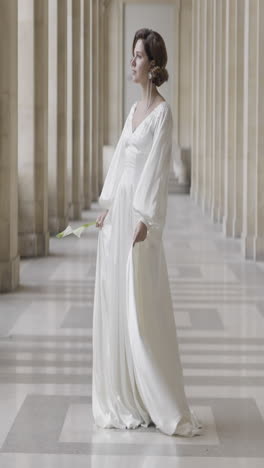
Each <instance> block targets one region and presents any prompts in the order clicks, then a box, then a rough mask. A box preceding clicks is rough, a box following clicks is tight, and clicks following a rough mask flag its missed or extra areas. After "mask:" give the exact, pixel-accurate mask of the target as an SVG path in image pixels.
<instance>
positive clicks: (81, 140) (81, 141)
mask: <svg viewBox="0 0 264 468" xmlns="http://www.w3.org/2000/svg"><path fill="white" fill-rule="evenodd" d="M83 145H84V0H80V193H81V209H83V208H84V194H83V185H84V176H83V175H84V146H83Z"/></svg>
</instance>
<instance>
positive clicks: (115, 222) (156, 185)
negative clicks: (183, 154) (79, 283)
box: [92, 101, 201, 436]
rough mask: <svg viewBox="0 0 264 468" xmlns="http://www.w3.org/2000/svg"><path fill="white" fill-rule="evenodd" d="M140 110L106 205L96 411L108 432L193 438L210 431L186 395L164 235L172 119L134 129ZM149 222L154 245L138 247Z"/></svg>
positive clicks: (110, 178) (158, 118)
mask: <svg viewBox="0 0 264 468" xmlns="http://www.w3.org/2000/svg"><path fill="white" fill-rule="evenodd" d="M135 108H136V103H134V104H133V105H132V107H131V109H130V112H129V115H128V117H127V119H126V122H125V125H124V128H123V131H122V134H121V136H120V139H119V141H118V144H117V146H116V148H115V152H114V155H113V158H112V160H111V164H110V167H109V170H108V173H107V176H106V179H105V182H104V186H103V189H102V192H101V195H100V198H99V204H100V206H101V207H102V208H104V209H109V212H108V214H107V216H106V218H105V221H104V225H103V227H102V228H100V229H99V234H98V250H97V262H96V279H95V295H94V315H93V380H92V411H93V417H94V422H95V424H96V425H97V426H99V427H103V428H123V429H125V428H128V429H132V428H136V427H138V426H140V425H141V426H145V427H147V426H148V425H149V424H150V423H154V424H155V426H156V427H157V428H158V429H159V430H160V431H162V432H163V433H165V434H168V435H173V434H179V435H182V436H193V435H196V434H199V433H200V429H201V424H200V423H199V421H198V419H197V417H196V415H195V414H194V412H193V411H191V410H190V408H189V406H188V403H187V401H186V396H185V392H184V384H183V375H182V367H181V362H180V356H179V349H178V342H177V335H176V328H175V320H174V314H173V309H172V301H171V294H170V288H169V281H168V273H167V265H166V260H165V255H164V249H163V243H162V232H163V228H164V224H165V219H166V210H167V198H168V178H169V171H170V159H171V144H172V126H173V120H172V113H171V108H170V105H169V104H168V103H167V102H166V101H163V102H161V103H160V104H158V106H157V107H156V108H155V109H154V110H153V111H152V112H151V113H150V114H148V115H147V117H146V118H145V119H144V120H143V121H142V122H141V123H140V124H139V125H138V127H137V128H136V129H135V130H134V131H133V129H132V117H133V113H134V111H135ZM139 220H142V221H143V222H144V223H145V224H146V225H147V227H148V234H147V238H146V239H145V240H144V241H143V242H138V243H136V244H135V246H134V247H133V246H132V241H133V235H134V230H135V227H136V225H137V223H138V221H139Z"/></svg>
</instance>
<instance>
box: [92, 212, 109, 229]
mask: <svg viewBox="0 0 264 468" xmlns="http://www.w3.org/2000/svg"><path fill="white" fill-rule="evenodd" d="M107 213H108V210H106V211H105V212H104V213H102V214H101V215H100V216H98V218H97V219H96V223H95V226H96V227H99V228H100V227H103V224H104V220H105V217H106V215H107Z"/></svg>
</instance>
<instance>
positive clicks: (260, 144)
mask: <svg viewBox="0 0 264 468" xmlns="http://www.w3.org/2000/svg"><path fill="white" fill-rule="evenodd" d="M257 18H258V48H257V52H258V68H257V80H258V85H257V86H258V87H257V89H258V98H257V138H258V140H257V158H258V159H257V212H256V217H257V219H256V238H255V252H254V253H255V259H256V260H260V261H262V262H263V261H264V138H263V132H264V57H263V51H264V4H263V1H262V0H258V11H257Z"/></svg>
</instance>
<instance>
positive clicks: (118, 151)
mask: <svg viewBox="0 0 264 468" xmlns="http://www.w3.org/2000/svg"><path fill="white" fill-rule="evenodd" d="M131 109H132V108H131ZM130 112H131V110H130ZM129 118H130V113H129V115H128V117H127V119H126V122H125V124H124V127H123V130H122V133H121V136H120V138H119V140H118V143H117V145H116V147H115V151H114V154H113V156H112V159H111V162H110V165H109V168H108V171H107V174H106V178H105V180H104V185H103V188H102V191H101V194H100V197H99V200H98V202H99V205H100V206H101V207H102V208H104V209H109V208H110V206H111V205H112V203H113V200H114V197H115V194H116V190H117V186H118V183H119V181H120V179H121V175H122V173H123V170H124V151H125V141H126V140H125V131H126V128H127V125H128V123H129Z"/></svg>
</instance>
